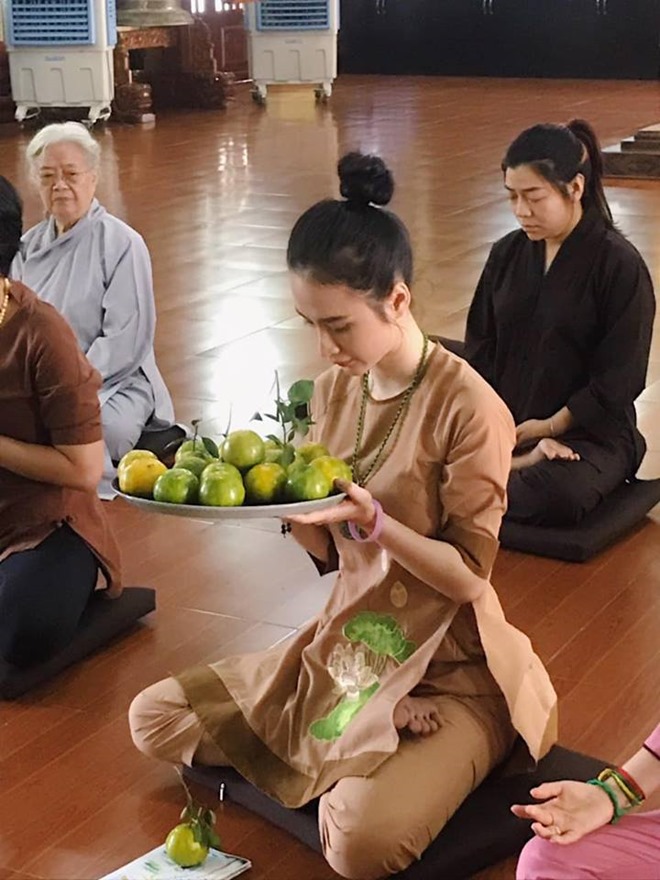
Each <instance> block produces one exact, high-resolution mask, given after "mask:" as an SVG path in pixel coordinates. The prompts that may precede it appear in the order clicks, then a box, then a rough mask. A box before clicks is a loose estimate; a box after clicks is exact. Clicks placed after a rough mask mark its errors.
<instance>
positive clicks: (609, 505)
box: [500, 479, 660, 562]
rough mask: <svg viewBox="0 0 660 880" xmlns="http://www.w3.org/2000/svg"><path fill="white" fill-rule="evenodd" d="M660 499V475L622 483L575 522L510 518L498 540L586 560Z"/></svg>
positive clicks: (511, 547)
mask: <svg viewBox="0 0 660 880" xmlns="http://www.w3.org/2000/svg"><path fill="white" fill-rule="evenodd" d="M658 502H660V479H657V480H633V481H632V482H630V483H624V484H623V485H622V486H620V487H619V488H618V489H616V490H615V491H614V492H612V493H611V494H610V495H608V496H607V498H605V500H604V501H603V502H602V503H601V504H599V505H598V507H597V508H596V509H595V510H592V512H591V513H590V514H588V516H586V517H585V518H584V519H583V520H582V522H580V523H578V525H576V526H570V527H566V528H557V527H554V526H553V527H550V526H531V525H523V524H522V523H515V522H509V521H508V520H507V519H506V518H505V519H504V521H503V522H502V527H501V529H500V543H501V545H502V546H503V547H506V548H507V549H509V550H520V551H521V552H523V553H533V554H534V555H536V556H550V557H552V558H553V559H564V560H566V561H567V562H585V561H586V560H587V559H590V558H591V557H592V556H594V555H595V554H596V553H599V552H600V551H601V550H604V549H605V547H608V546H609V545H610V544H613V543H614V542H615V541H616V540H618V539H619V538H620V537H621V536H622V535H624V534H625V533H626V532H628V531H630V529H632V528H633V527H634V526H636V525H638V524H639V523H641V522H642V520H643V519H644V517H645V516H646V514H647V513H648V512H649V511H650V510H651V508H653V507H655V505H656V504H658Z"/></svg>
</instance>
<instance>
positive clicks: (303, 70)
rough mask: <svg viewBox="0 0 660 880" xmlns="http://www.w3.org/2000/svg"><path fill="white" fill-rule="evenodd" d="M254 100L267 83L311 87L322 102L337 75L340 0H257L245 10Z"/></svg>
mask: <svg viewBox="0 0 660 880" xmlns="http://www.w3.org/2000/svg"><path fill="white" fill-rule="evenodd" d="M245 12H246V24H247V29H248V60H249V65H250V76H251V78H252V80H253V82H254V90H253V93H252V94H253V97H254V98H255V100H257V101H258V102H259V103H263V101H265V98H266V91H267V87H268V85H271V84H275V83H313V84H315V85H316V86H317V89H316V96H317V98H319V99H322V100H325V99H327V98H329V97H330V95H331V93H332V82H333V80H334V79H335V77H336V76H337V32H338V31H339V0H260V2H256V3H248V4H246V6H245Z"/></svg>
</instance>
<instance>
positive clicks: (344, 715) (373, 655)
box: [309, 611, 417, 741]
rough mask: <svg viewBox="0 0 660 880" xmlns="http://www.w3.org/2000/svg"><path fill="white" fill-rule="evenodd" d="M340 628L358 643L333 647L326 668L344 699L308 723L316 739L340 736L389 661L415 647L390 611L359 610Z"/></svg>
mask: <svg viewBox="0 0 660 880" xmlns="http://www.w3.org/2000/svg"><path fill="white" fill-rule="evenodd" d="M342 632H343V634H344V635H345V636H346V638H347V639H348V640H349V641H350V642H351V643H357V644H355V645H354V644H348V645H344V644H337V645H335V647H334V648H333V650H332V654H331V655H330V662H329V663H328V667H327V668H328V672H329V673H330V676H331V677H332V679H333V681H334V682H335V688H334V692H335V693H336V694H342V695H343V699H342V700H341V702H339V703H338V704H337V705H336V706H335V708H334V709H333V710H332V711H331V712H329V713H328V715H326V716H325V717H324V718H319V719H318V721H313V722H312V724H310V726H309V732H310V733H311V735H312V736H313V737H315V739H320V740H329V741H332V740H335V739H339V737H340V736H341V735H342V733H343V732H344V731H345V730H346V728H347V726H348V725H349V724H350V722H351V721H352V720H353V718H354V717H355V716H356V715H357V713H358V712H359V711H360V709H361V708H362V707H363V706H364V705H365V703H367V702H368V701H369V700H370V699H371V697H372V696H373V695H374V694H375V693H376V691H377V690H378V688H379V686H380V677H381V676H382V674H383V673H384V672H385V670H386V668H387V665H388V662H389V661H390V660H392V661H394V662H395V663H396V664H397V665H399V664H401V663H403V662H404V661H405V660H407V659H408V658H409V657H410V656H411V655H412V654H413V653H414V652H415V649H416V647H417V646H416V645H415V643H414V642H411V641H409V640H408V639H406V637H405V635H404V632H403V630H402V629H401V627H400V626H399V624H398V623H397V621H396V620H395V619H394V617H391V616H390V615H389V614H377V613H376V612H374V611H361V612H360V613H359V614H356V616H355V617H352V618H351V619H350V620H349V621H347V622H346V624H345V625H344V628H343V630H342Z"/></svg>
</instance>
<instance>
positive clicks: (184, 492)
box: [154, 467, 199, 504]
mask: <svg viewBox="0 0 660 880" xmlns="http://www.w3.org/2000/svg"><path fill="white" fill-rule="evenodd" d="M198 489H199V480H198V479H197V477H196V476H195V475H194V474H193V473H192V472H191V471H188V470H186V469H185V468H178V467H174V468H172V470H169V471H165V473H164V474H161V475H160V476H159V477H158V479H157V480H156V482H155V483H154V501H161V502H165V503H166V504H193V503H194V502H195V501H196V500H197V490H198Z"/></svg>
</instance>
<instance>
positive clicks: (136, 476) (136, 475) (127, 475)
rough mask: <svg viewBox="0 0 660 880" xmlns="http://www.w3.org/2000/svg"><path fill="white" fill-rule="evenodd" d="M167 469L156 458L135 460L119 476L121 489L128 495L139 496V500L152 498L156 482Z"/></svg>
mask: <svg viewBox="0 0 660 880" xmlns="http://www.w3.org/2000/svg"><path fill="white" fill-rule="evenodd" d="M166 471H167V468H166V467H165V465H164V464H163V462H162V461H158V459H157V458H156V457H155V456H154V458H149V457H145V458H134V459H133V461H129V462H128V464H127V465H125V466H124V467H123V468H122V471H121V473H120V474H119V477H118V479H119V488H120V489H121V491H122V492H126V493H127V494H128V495H137V496H138V497H139V498H151V493H152V491H153V488H154V484H155V483H156V480H157V479H158V478H159V477H160V476H161V475H162V474H164V473H165V472H166Z"/></svg>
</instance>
